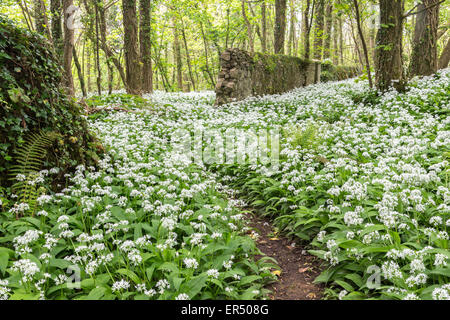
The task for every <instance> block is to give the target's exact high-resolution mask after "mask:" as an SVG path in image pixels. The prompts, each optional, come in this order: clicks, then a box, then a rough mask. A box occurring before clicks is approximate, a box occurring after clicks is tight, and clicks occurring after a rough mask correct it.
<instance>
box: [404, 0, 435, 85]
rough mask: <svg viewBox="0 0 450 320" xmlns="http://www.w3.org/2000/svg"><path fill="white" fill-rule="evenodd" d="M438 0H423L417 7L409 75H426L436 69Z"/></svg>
mask: <svg viewBox="0 0 450 320" xmlns="http://www.w3.org/2000/svg"><path fill="white" fill-rule="evenodd" d="M439 2H440V0H423V2H422V3H420V4H419V5H418V7H417V10H418V11H417V12H418V13H417V18H416V26H415V31H414V40H413V50H412V54H411V62H410V65H409V75H410V76H411V77H412V76H417V75H420V76H428V75H431V74H433V73H435V72H436V71H437V69H438V57H437V39H438V38H437V37H438V25H439Z"/></svg>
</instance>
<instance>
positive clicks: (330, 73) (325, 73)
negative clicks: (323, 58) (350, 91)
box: [320, 62, 360, 82]
mask: <svg viewBox="0 0 450 320" xmlns="http://www.w3.org/2000/svg"><path fill="white" fill-rule="evenodd" d="M358 74H360V72H359V70H358V67H357V66H335V65H333V64H332V63H331V62H324V63H322V70H321V73H320V81H322V82H329V81H340V80H345V79H348V78H352V77H356V76H357V75H358Z"/></svg>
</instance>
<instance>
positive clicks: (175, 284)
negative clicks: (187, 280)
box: [170, 277, 184, 291]
mask: <svg viewBox="0 0 450 320" xmlns="http://www.w3.org/2000/svg"><path fill="white" fill-rule="evenodd" d="M170 280H171V282H172V284H173V287H174V289H175V290H176V291H178V290H179V289H180V286H181V284H182V283H183V281H184V278H178V277H173V278H172V279H170Z"/></svg>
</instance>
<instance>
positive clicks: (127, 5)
mask: <svg viewBox="0 0 450 320" xmlns="http://www.w3.org/2000/svg"><path fill="white" fill-rule="evenodd" d="M122 10H123V29H124V36H125V39H124V49H125V64H126V76H127V92H128V93H129V94H134V95H140V94H141V93H142V92H141V91H142V86H141V74H142V72H141V67H140V56H139V48H138V22H137V13H136V0H122Z"/></svg>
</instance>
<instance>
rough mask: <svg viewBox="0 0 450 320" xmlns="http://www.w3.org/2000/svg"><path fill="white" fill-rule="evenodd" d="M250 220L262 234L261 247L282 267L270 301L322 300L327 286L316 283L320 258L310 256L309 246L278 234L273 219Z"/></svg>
mask: <svg viewBox="0 0 450 320" xmlns="http://www.w3.org/2000/svg"><path fill="white" fill-rule="evenodd" d="M252 212H253V211H252ZM248 219H249V222H250V223H249V225H250V227H252V229H254V230H255V231H256V232H257V233H258V234H259V237H258V239H257V240H256V243H257V247H258V248H259V250H261V252H262V253H264V254H265V255H266V256H268V257H271V258H274V259H275V260H276V261H277V263H278V265H279V267H280V271H281V273H280V275H278V281H277V282H275V283H272V284H270V285H269V286H268V287H267V289H269V290H271V291H272V293H271V294H270V299H271V300H319V299H321V298H322V297H323V289H324V286H323V285H320V284H315V283H313V282H314V279H315V278H316V277H317V276H318V275H319V274H320V272H321V271H322V270H321V266H320V259H318V258H317V257H314V256H312V255H310V254H308V252H307V247H306V245H304V244H301V243H298V242H296V241H294V240H292V239H289V238H288V237H286V236H284V235H283V234H280V233H278V232H277V231H276V229H275V228H274V227H273V225H272V223H271V221H270V219H267V218H263V217H261V216H259V215H257V214H249V215H248ZM256 258H257V259H258V258H261V256H257V257H256Z"/></svg>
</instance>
